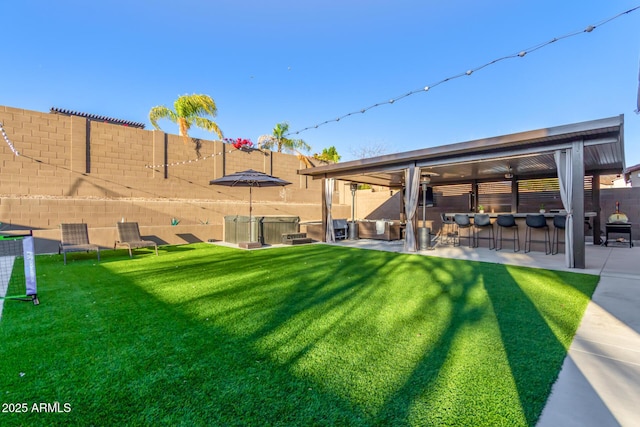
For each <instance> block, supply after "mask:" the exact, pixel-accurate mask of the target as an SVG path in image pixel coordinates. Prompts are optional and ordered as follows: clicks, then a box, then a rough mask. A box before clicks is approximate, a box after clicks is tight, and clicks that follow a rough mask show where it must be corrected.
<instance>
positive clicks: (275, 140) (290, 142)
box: [258, 122, 311, 153]
mask: <svg viewBox="0 0 640 427" xmlns="http://www.w3.org/2000/svg"><path fill="white" fill-rule="evenodd" d="M287 132H289V123H287V122H283V123H278V124H276V126H275V127H274V128H273V133H272V134H271V135H261V136H260V137H259V138H258V148H265V149H267V150H272V151H277V152H279V153H281V152H283V151H284V152H288V153H294V152H298V153H299V150H303V151H309V150H311V146H310V145H309V144H307V143H306V142H304V141H303V140H302V139H290V138H287V137H286V136H285V135H286V134H287Z"/></svg>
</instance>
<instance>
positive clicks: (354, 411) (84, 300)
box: [0, 244, 597, 425]
mask: <svg viewBox="0 0 640 427" xmlns="http://www.w3.org/2000/svg"><path fill="white" fill-rule="evenodd" d="M140 253H141V254H142V252H140ZM37 261H38V264H37V267H38V280H39V295H40V300H41V305H40V306H38V307H30V306H28V305H27V304H23V305H19V304H15V303H14V304H11V305H10V306H6V305H5V313H4V318H3V320H2V327H1V328H0V338H1V339H2V342H3V348H2V350H0V360H2V361H3V363H2V364H0V372H1V373H2V374H1V375H0V393H2V395H3V397H4V400H3V402H7V401H27V402H34V401H38V402H40V401H45V402H46V401H59V402H70V403H71V405H72V408H73V410H72V412H71V413H69V414H51V415H49V416H44V415H43V414H35V415H34V414H16V415H14V416H12V417H11V418H10V420H11V421H13V422H15V423H26V424H38V423H42V424H47V422H51V421H54V422H55V421H63V420H64V422H70V423H72V424H73V423H78V424H91V423H95V424H104V423H106V422H108V423H109V424H112V423H131V424H144V423H149V422H153V423H165V424H180V423H184V424H196V425H203V424H210V425H211V424H213V425H215V424H225V425H309V424H317V425H323V424H324V425H381V424H387V425H532V424H534V423H535V421H536V420H537V418H538V417H539V415H540V412H541V411H542V408H543V406H544V403H545V401H546V398H547V396H548V393H549V391H550V388H551V385H552V383H553V382H554V381H555V379H556V377H557V374H558V371H559V369H560V366H561V364H562V361H563V359H564V357H565V355H566V349H567V348H568V346H569V344H570V341H571V339H572V337H573V335H574V333H575V330H576V328H577V325H578V322H579V319H580V318H581V317H582V314H583V312H584V309H585V307H586V303H587V301H588V299H589V297H590V295H591V294H592V292H593V290H594V289H595V285H596V282H597V277H596V276H588V275H583V274H576V273H562V272H552V271H547V270H535V269H528V268H519V267H509V266H504V265H497V264H487V263H479V262H468V261H457V260H446V259H440V258H431V257H423V256H417V255H403V254H393V253H386V252H377V251H364V250H359V249H352V248H340V247H334V246H326V245H309V246H299V247H287V248H279V249H269V250H260V251H241V250H236V249H229V248H222V247H216V246H212V245H206V244H201V245H186V246H180V247H165V248H164V250H161V254H160V256H159V257H156V256H155V255H153V256H145V255H144V254H142V255H138V256H137V257H135V258H134V259H131V260H130V259H129V258H128V256H126V257H125V256H122V252H117V251H116V252H110V251H107V253H105V254H104V255H103V261H101V262H97V261H96V260H95V259H93V260H92V259H80V260H79V261H74V262H71V263H69V264H68V265H67V266H63V265H62V263H61V260H60V257H57V256H50V257H38V259H37ZM4 344H7V345H6V346H5V345H4ZM20 372H24V373H25V375H24V376H22V377H21V376H20V375H19V373H20ZM9 399H11V400H9Z"/></svg>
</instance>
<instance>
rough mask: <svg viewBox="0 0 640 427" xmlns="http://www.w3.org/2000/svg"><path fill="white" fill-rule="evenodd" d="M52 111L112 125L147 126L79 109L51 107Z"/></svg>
mask: <svg viewBox="0 0 640 427" xmlns="http://www.w3.org/2000/svg"><path fill="white" fill-rule="evenodd" d="M50 112H51V113H54V114H62V115H65V116H79V117H84V118H86V119H89V120H94V121H97V122H104V123H110V124H112V125H121V126H129V127H133V128H138V129H144V126H145V125H144V123H138V122H131V121H128V120H122V119H114V118H112V117H107V116H98V115H95V114H89V113H79V112H77V111H72V110H64V109H62V108H56V107H51V110H50Z"/></svg>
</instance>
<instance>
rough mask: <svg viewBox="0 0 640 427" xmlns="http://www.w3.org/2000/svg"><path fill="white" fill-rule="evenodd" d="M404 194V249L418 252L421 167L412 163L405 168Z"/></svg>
mask: <svg viewBox="0 0 640 427" xmlns="http://www.w3.org/2000/svg"><path fill="white" fill-rule="evenodd" d="M404 185H405V187H406V191H405V194H404V206H405V214H406V217H407V227H406V229H405V238H404V250H405V251H407V252H416V251H417V250H418V244H417V243H418V242H417V241H416V230H415V225H414V222H415V216H416V211H417V210H418V195H419V190H420V168H417V167H416V165H411V166H409V167H408V168H407V169H405V170H404Z"/></svg>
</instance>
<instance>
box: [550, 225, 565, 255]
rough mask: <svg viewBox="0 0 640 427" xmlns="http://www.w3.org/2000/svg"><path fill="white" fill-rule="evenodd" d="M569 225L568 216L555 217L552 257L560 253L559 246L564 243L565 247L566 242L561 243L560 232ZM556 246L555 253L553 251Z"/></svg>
mask: <svg viewBox="0 0 640 427" xmlns="http://www.w3.org/2000/svg"><path fill="white" fill-rule="evenodd" d="M566 225H567V216H566V215H556V216H554V217H553V241H552V243H551V247H552V249H551V255H555V254H557V253H558V245H559V244H560V243H562V244H563V245H564V240H563V241H562V242H559V238H560V232H559V231H558V230H564V229H565V228H566ZM554 246H555V252H554V251H553V247H554Z"/></svg>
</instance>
